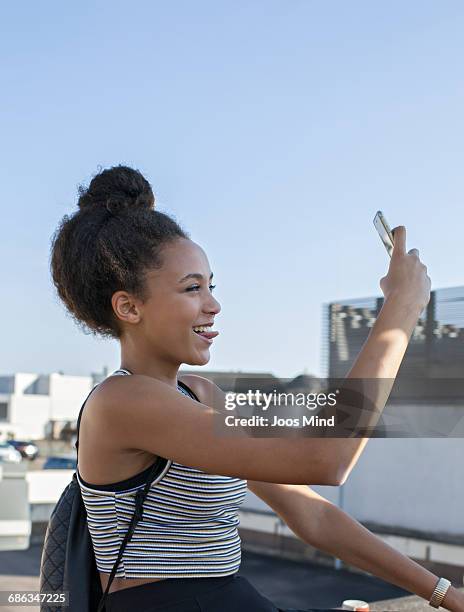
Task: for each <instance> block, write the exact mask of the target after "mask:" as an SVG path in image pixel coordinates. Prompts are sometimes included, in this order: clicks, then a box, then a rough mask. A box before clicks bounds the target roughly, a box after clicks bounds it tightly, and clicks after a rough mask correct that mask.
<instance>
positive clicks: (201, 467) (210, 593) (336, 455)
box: [51, 166, 464, 612]
mask: <svg viewBox="0 0 464 612" xmlns="http://www.w3.org/2000/svg"><path fill="white" fill-rule="evenodd" d="M79 191H80V197H79V202H78V207H79V210H77V211H76V212H75V213H74V214H72V215H71V216H65V217H64V218H63V220H62V221H61V224H60V226H59V227H58V229H57V231H56V233H55V235H54V237H53V241H52V254H51V269H52V276H53V281H54V284H55V286H56V288H57V291H58V294H59V296H60V298H61V299H62V300H63V302H64V304H65V305H66V307H67V309H68V310H69V312H70V313H71V315H72V316H73V317H74V319H75V320H76V321H77V322H78V323H79V324H81V325H82V326H83V327H84V328H85V329H87V330H90V331H92V332H93V333H95V334H99V335H101V336H104V337H109V338H115V339H117V340H118V341H119V342H120V345H121V368H120V369H119V370H117V371H116V372H114V373H113V374H112V375H110V376H109V377H107V378H106V379H105V380H104V381H102V382H101V383H100V384H98V385H97V386H96V387H94V389H93V390H92V393H91V395H90V396H89V397H88V399H87V401H86V405H85V410H84V411H83V412H82V418H81V422H80V435H79V465H78V472H77V474H78V479H79V484H80V487H81V491H82V496H83V499H84V503H85V507H86V511H87V515H88V525H89V531H90V534H91V537H92V543H93V547H94V551H95V557H96V561H97V568H98V571H99V574H100V578H101V584H102V587H103V589H105V587H106V585H107V582H108V575H109V573H110V572H111V569H112V567H113V565H114V563H115V560H116V556H117V553H118V550H119V547H120V545H121V541H122V539H123V537H124V534H125V533H126V531H127V527H128V524H129V521H130V518H131V516H132V514H133V511H134V507H135V505H134V503H135V502H134V499H135V494H136V492H137V491H138V490H140V489H142V488H143V487H144V484H145V480H146V477H147V475H148V473H149V471H150V468H151V466H153V465H154V463H155V462H156V461H157V459H158V458H166V459H168V462H167V464H166V466H165V468H164V470H163V471H162V472H161V474H160V475H159V476H158V477H157V478H156V479H155V481H154V482H153V484H152V485H151V487H150V490H149V494H148V496H147V498H146V500H145V503H144V512H143V517H142V520H141V521H140V522H139V523H138V525H137V527H136V529H135V532H134V534H133V536H132V539H131V541H130V542H129V544H128V545H127V548H126V551H125V553H124V555H123V557H122V560H121V562H120V564H119V566H118V570H117V573H116V578H115V579H114V581H113V582H112V584H111V588H110V591H109V595H108V599H107V609H108V610H110V611H111V612H122V611H125V610H137V612H142V611H147V612H148V611H149V610H158V611H161V610H169V611H170V612H180V611H184V612H187V611H194V610H195V611H197V612H198V611H199V610H200V611H207V612H219V611H221V612H228V611H230V612H232V611H234V612H238V611H242V610H243V611H256V612H265V611H267V612H276V611H277V608H276V607H275V606H274V605H273V604H272V603H271V602H270V601H269V600H268V599H267V598H265V597H264V596H262V595H261V594H260V593H258V592H257V591H256V590H255V589H254V588H253V586H252V585H251V584H250V583H249V582H248V581H247V580H246V579H244V578H242V577H238V576H237V575H236V573H237V571H238V569H239V566H240V552H241V551H240V538H239V535H238V530H237V527H238V523H239V521H238V509H239V506H240V504H241V503H242V501H243V499H244V497H245V493H246V489H247V487H248V489H250V490H251V491H253V493H255V494H256V495H258V496H259V497H260V498H262V499H263V500H264V501H265V502H266V503H267V504H268V505H269V506H270V507H271V508H273V509H274V510H275V511H276V512H277V513H278V514H279V515H280V516H281V517H282V519H283V520H284V521H285V522H286V523H287V524H288V525H289V527H290V528H291V529H292V530H293V531H294V532H295V533H296V534H297V535H298V536H299V537H300V538H301V539H302V540H304V541H305V542H308V543H309V544H311V545H313V546H315V547H317V548H319V549H321V550H323V551H326V552H328V553H330V554H332V555H334V556H336V557H337V558H339V559H342V560H344V561H346V562H347V563H350V564H353V565H355V566H357V567H359V568H361V569H364V570H367V571H368V572H370V573H372V574H374V575H376V576H379V577H380V578H383V579H384V580H387V581H389V582H391V583H393V584H396V585H398V586H400V587H402V588H404V589H406V590H408V591H410V592H413V593H417V594H418V595H420V596H421V597H424V598H425V599H427V600H429V599H430V597H431V596H432V594H433V592H434V589H435V586H436V584H437V580H438V577H437V576H435V575H434V574H433V573H431V572H429V571H428V570H426V569H424V568H422V567H421V566H419V565H418V564H416V563H414V562H413V561H412V560H410V559H409V558H407V557H405V556H403V555H401V554H400V553H398V552H396V551H395V550H394V549H392V548H390V547H389V546H388V545H387V544H384V543H383V542H382V540H380V539H379V538H377V537H376V536H374V535H373V534H371V533H370V532H369V531H368V530H367V529H365V528H364V527H362V526H361V525H360V524H359V523H357V522H356V521H354V520H353V519H351V518H350V517H349V516H347V515H346V514H345V513H344V512H342V511H341V510H340V509H338V508H337V507H336V506H335V505H333V504H331V503H329V502H328V501H327V500H325V499H324V498H323V497H321V496H320V495H318V494H316V493H315V492H314V491H312V490H311V489H310V488H309V486H308V485H311V484H320V485H335V486H336V485H340V484H343V483H344V482H345V480H346V479H347V477H348V475H349V474H350V472H351V470H352V469H353V467H354V465H355V464H356V462H357V460H358V458H359V456H360V455H361V453H362V451H363V449H364V447H365V445H366V443H367V439H366V438H350V439H340V438H329V439H327V438H303V439H285V438H280V439H275V438H273V439H271V438H256V437H249V436H237V437H234V436H231V437H224V436H219V435H215V433H214V424H215V423H214V420H215V417H216V416H217V413H218V410H219V409H220V407H221V406H222V407H223V406H224V399H225V397H224V393H223V391H222V390H221V389H220V388H219V387H217V386H216V385H215V384H214V383H213V382H211V381H209V380H208V379H206V378H203V377H201V376H196V375H183V376H179V374H178V372H179V368H180V366H181V365H182V364H183V363H185V364H189V365H195V366H203V365H205V364H207V363H208V361H209V359H210V347H211V344H212V341H213V338H214V337H215V336H217V334H218V332H217V331H214V324H215V318H216V315H218V314H219V312H220V310H221V307H220V305H219V303H218V301H217V300H216V299H215V298H214V296H213V293H212V291H213V288H214V285H211V282H212V277H213V273H212V272H211V269H210V266H209V262H208V259H207V257H206V254H205V252H204V251H203V250H202V248H201V247H200V246H199V245H198V244H196V243H195V242H193V241H192V240H191V239H190V238H189V236H188V234H187V233H186V232H185V231H184V230H183V229H182V228H181V227H180V226H179V225H178V223H177V222H176V221H175V220H173V218H171V217H170V216H169V215H167V214H164V213H161V212H158V211H157V210H154V196H153V192H152V189H151V187H150V184H149V183H148V182H147V180H146V179H145V178H144V177H143V176H142V175H141V174H140V172H138V171H137V170H134V169H132V168H129V167H126V166H116V167H113V168H109V169H106V170H103V171H102V172H100V173H99V174H97V175H96V176H95V177H94V178H93V179H92V181H91V182H90V184H89V186H88V188H87V189H83V188H80V190H79ZM380 287H381V289H382V291H383V293H384V296H385V299H384V303H383V307H382V309H381V311H380V313H379V315H378V317H377V319H376V322H375V324H374V326H373V327H372V329H371V332H370V334H369V337H368V339H367V341H366V342H365V344H364V346H363V348H362V350H361V352H360V354H359V356H358V358H357V360H356V362H355V363H354V365H353V367H352V369H351V370H350V372H349V374H348V378H370V379H378V378H383V379H392V380H393V379H394V378H395V377H396V375H397V372H398V369H399V366H400V364H401V361H402V359H403V356H404V353H405V351H406V348H407V345H408V342H409V338H410V336H411V334H412V331H413V329H414V327H415V325H416V323H417V320H418V318H419V314H420V312H421V311H422V309H423V308H424V307H425V306H426V305H427V303H428V301H429V298H430V278H429V277H428V276H427V269H426V267H425V266H424V265H423V264H422V263H421V261H420V259H419V253H418V251H417V249H411V250H410V251H408V252H406V229H405V228H404V227H403V226H399V227H397V228H396V230H395V246H394V251H393V256H392V258H391V263H390V267H389V269H388V273H387V274H386V276H384V277H383V278H382V279H381V281H380ZM385 401H386V398H385ZM384 403H385V402H383V403H382V405H381V406H380V408H383V406H384ZM160 460H161V459H160ZM463 599H464V598H463V596H462V595H461V594H460V593H459V592H458V591H457V590H455V589H454V588H453V587H450V588H448V591H447V593H446V596H445V597H444V600H443V603H442V605H443V606H444V607H445V608H447V609H448V610H464V603H463ZM459 606H460V607H459Z"/></svg>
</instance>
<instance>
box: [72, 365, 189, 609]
mask: <svg viewBox="0 0 464 612" xmlns="http://www.w3.org/2000/svg"><path fill="white" fill-rule="evenodd" d="M120 371H121V372H126V373H127V374H132V372H129V370H122V369H121V370H116V372H120ZM114 374H115V372H114V373H113V375H114ZM177 384H178V385H179V386H180V387H182V388H183V389H185V390H186V391H187V393H188V394H189V395H190V397H193V398H194V399H196V400H197V401H199V399H198V397H197V396H196V395H195V393H194V392H193V391H192V390H191V389H190V388H189V387H187V385H186V384H184V383H182V382H181V381H180V380H178V381H177ZM97 387H98V384H97V385H95V386H94V387H93V389H92V390H91V391H90V393H89V394H88V396H87V398H86V399H85V401H84V403H83V404H82V406H81V409H80V411H79V417H78V419H77V436H76V444H75V446H76V451H77V456H78V457H79V427H80V424H81V417H82V412H83V409H84V406H85V404H86V402H87V400H88V399H89V397H90V396H91V394H92V393H93V391H95V389H96V388H97ZM167 464H168V460H167V459H165V458H164V457H158V461H156V463H155V464H154V465H153V467H152V469H151V470H150V473H149V474H148V478H147V481H146V483H145V486H144V488H143V489H139V490H138V491H137V493H136V494H135V510H134V514H133V515H132V518H131V521H130V523H129V527H128V529H127V532H126V534H125V536H124V539H123V541H122V543H121V546H120V548H119V552H118V556H117V559H116V561H115V563H114V565H113V569H112V570H111V574H110V577H109V579H108V584H107V585H106V589H105V592H104V593H103V595H102V597H101V599H100V602H99V604H98V609H97V612H102V610H103V608H104V605H105V601H106V598H107V596H108V592H109V589H110V586H111V583H112V582H113V580H114V577H115V575H116V571H117V569H118V565H119V563H120V561H121V559H122V556H123V554H124V551H125V549H126V546H127V544H128V543H129V541H130V539H131V537H132V535H133V533H134V531H135V528H136V526H137V523H138V522H139V521H140V520H141V519H142V518H143V502H144V501H145V498H146V497H147V495H148V491H149V490H150V487H151V484H152V482H153V481H154V480H155V479H156V478H157V477H158V476H159V474H161V473H162V471H163V470H164V469H165V467H166V465H167Z"/></svg>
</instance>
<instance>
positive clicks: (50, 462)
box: [43, 456, 77, 470]
mask: <svg viewBox="0 0 464 612" xmlns="http://www.w3.org/2000/svg"><path fill="white" fill-rule="evenodd" d="M76 467H77V459H76V458H75V457H59V456H56V457H47V459H46V461H45V463H44V465H43V469H44V470H75V469H76Z"/></svg>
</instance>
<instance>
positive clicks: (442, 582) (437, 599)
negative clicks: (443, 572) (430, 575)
mask: <svg viewBox="0 0 464 612" xmlns="http://www.w3.org/2000/svg"><path fill="white" fill-rule="evenodd" d="M450 586H451V582H450V581H449V580H446V578H440V579H439V580H438V582H437V584H436V586H435V589H434V591H433V593H432V597H431V598H430V601H429V604H430V605H431V606H432V608H439V607H440V605H441V602H442V601H443V600H444V599H445V595H446V593H447V592H448V589H449V588H450Z"/></svg>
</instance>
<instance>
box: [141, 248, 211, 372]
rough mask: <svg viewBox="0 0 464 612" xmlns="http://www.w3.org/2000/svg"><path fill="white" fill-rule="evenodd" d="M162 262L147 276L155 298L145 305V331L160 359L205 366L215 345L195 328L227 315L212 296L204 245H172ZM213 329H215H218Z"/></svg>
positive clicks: (143, 325)
mask: <svg viewBox="0 0 464 612" xmlns="http://www.w3.org/2000/svg"><path fill="white" fill-rule="evenodd" d="M162 258H163V261H164V265H163V267H162V268H161V269H160V270H151V271H149V272H148V273H147V285H148V290H149V292H150V293H149V295H150V297H149V299H148V300H146V301H145V302H144V303H143V304H142V306H141V313H142V317H141V321H140V332H141V333H142V334H143V336H144V338H145V339H146V341H148V342H149V347H150V351H151V350H153V351H154V354H156V355H157V356H159V358H161V359H163V360H167V361H170V362H172V363H175V364H177V363H178V364H180V363H186V364H189V365H204V364H205V363H208V361H209V358H210V354H209V349H210V346H211V343H210V342H208V341H207V340H205V339H204V338H203V337H202V336H200V335H198V334H197V333H196V332H194V331H193V328H194V327H196V326H199V325H208V324H213V323H214V319H215V316H216V315H217V314H218V313H219V312H220V311H221V306H220V304H219V302H218V301H217V300H216V299H215V298H214V297H213V295H212V290H213V287H212V272H211V269H210V267H209V263H208V258H207V257H206V254H205V253H204V251H203V249H201V247H199V246H198V245H197V244H196V243H195V242H192V241H191V240H188V239H185V238H179V239H177V240H176V241H175V242H172V243H170V244H168V245H167V246H166V247H165V248H164V250H163V253H162ZM210 331H215V329H214V325H211V326H210V327H209V329H208V332H210ZM213 342H214V341H213Z"/></svg>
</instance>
